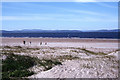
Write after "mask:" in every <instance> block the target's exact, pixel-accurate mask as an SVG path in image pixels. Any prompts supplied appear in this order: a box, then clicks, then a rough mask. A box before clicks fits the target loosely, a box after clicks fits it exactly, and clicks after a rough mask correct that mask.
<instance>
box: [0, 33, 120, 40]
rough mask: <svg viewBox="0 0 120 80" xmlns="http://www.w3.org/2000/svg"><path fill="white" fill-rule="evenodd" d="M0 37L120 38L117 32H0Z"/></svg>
mask: <svg viewBox="0 0 120 80" xmlns="http://www.w3.org/2000/svg"><path fill="white" fill-rule="evenodd" d="M1 37H35V38H37V37H43V38H45V37H47V38H108V39H120V37H119V36H118V32H67V33H66V32H62V33H57V32H53V33H52V32H50V33H47V32H46V33H2V35H1Z"/></svg>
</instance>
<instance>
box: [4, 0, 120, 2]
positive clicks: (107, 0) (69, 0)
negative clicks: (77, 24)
mask: <svg viewBox="0 0 120 80" xmlns="http://www.w3.org/2000/svg"><path fill="white" fill-rule="evenodd" d="M2 2H119V0H2Z"/></svg>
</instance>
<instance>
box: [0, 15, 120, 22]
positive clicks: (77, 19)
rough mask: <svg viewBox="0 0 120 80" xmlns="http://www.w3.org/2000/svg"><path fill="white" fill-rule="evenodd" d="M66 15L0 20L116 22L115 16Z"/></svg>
mask: <svg viewBox="0 0 120 80" xmlns="http://www.w3.org/2000/svg"><path fill="white" fill-rule="evenodd" d="M65 16H66V15H63V16H62V17H59V16H58V17H59V18H58V17H52V16H50V15H49V16H47V17H44V16H43V17H39V16H27V17H26V16H3V17H2V20H5V21H6V20H7V21H14V20H15V21H17V20H22V21H31V20H33V21H35V20H37V21H43V20H45V21H47V20H48V21H67V22H68V21H69V22H118V20H117V18H115V17H113V18H106V19H103V18H97V17H81V18H80V17H76V16H74V15H72V17H65Z"/></svg>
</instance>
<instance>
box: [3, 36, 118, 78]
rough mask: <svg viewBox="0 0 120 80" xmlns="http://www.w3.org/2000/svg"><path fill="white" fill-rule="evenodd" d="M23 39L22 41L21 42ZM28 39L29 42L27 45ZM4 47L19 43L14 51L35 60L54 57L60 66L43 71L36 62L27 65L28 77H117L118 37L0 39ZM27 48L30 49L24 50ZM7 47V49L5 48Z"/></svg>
mask: <svg viewBox="0 0 120 80" xmlns="http://www.w3.org/2000/svg"><path fill="white" fill-rule="evenodd" d="M23 41H26V43H25V45H24V44H23ZM30 42H31V44H30ZM1 46H2V47H3V50H6V49H7V48H5V46H11V50H12V48H14V47H15V46H21V47H22V48H24V49H25V50H26V51H20V52H18V50H17V49H16V52H14V54H18V55H28V56H32V57H37V58H39V59H43V58H44V59H58V60H59V61H61V62H62V65H56V66H53V67H52V68H51V69H49V70H47V71H44V70H43V68H42V67H39V66H38V65H36V66H34V67H32V68H30V70H32V71H34V72H35V73H36V74H34V75H32V76H29V77H28V78H117V77H118V52H119V50H120V49H118V40H117V39H87V38H86V39H80V38H2V44H1ZM28 48H31V49H28ZM7 50H8V49H7Z"/></svg>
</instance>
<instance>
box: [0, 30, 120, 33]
mask: <svg viewBox="0 0 120 80" xmlns="http://www.w3.org/2000/svg"><path fill="white" fill-rule="evenodd" d="M118 31H120V29H114V30H88V31H80V30H40V29H24V30H13V31H7V30H1V32H2V33H74V32H75V33H77V32H118Z"/></svg>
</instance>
